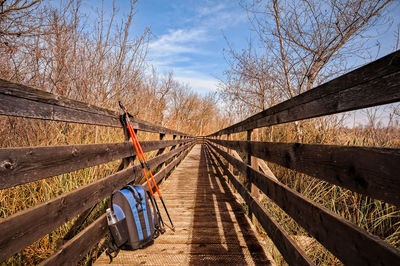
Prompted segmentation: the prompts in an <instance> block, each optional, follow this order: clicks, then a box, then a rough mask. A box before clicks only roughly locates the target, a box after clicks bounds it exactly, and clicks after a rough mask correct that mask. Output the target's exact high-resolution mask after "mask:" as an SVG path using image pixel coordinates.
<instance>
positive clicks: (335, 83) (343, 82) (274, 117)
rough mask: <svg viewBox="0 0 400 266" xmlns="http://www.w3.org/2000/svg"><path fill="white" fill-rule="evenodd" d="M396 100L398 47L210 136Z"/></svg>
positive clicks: (399, 96)
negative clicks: (390, 52)
mask: <svg viewBox="0 0 400 266" xmlns="http://www.w3.org/2000/svg"><path fill="white" fill-rule="evenodd" d="M378 88H379V89H378ZM361 99H362V100H361ZM397 101H400V51H396V52H394V53H392V54H389V55H387V56H385V57H383V58H381V59H378V60H376V61H374V62H372V63H369V64H367V65H365V66H363V67H360V68H358V69H356V70H354V71H351V72H349V73H347V74H345V75H342V76H340V77H338V78H335V79H333V80H331V81H329V82H327V83H325V84H322V85H320V86H318V87H316V88H314V89H312V90H309V91H307V92H305V93H302V94H300V95H298V96H296V97H294V98H292V99H290V100H287V101H285V102H282V103H280V104H278V105H275V106H273V107H271V108H268V109H267V110H264V111H262V112H259V113H257V114H255V115H253V116H251V117H249V118H247V119H245V120H243V121H241V122H239V123H236V124H234V125H232V126H229V127H227V128H225V129H222V130H219V131H218V132H215V133H213V134H211V135H210V136H218V135H223V134H228V133H237V132H242V131H246V130H249V129H254V128H259V127H265V126H271V125H276V124H282V123H287V122H292V121H297V120H303V119H307V118H313V117H318V116H323V115H330V114H336V113H340V112H346V111H351V110H356V109H361V108H366V107H371V106H376V105H382V104H388V103H393V102H397Z"/></svg>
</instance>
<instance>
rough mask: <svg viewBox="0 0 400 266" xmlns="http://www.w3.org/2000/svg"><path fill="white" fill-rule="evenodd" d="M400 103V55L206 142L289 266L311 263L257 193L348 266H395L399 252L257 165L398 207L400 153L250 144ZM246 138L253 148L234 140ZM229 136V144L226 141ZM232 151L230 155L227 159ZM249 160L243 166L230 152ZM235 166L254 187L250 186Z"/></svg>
mask: <svg viewBox="0 0 400 266" xmlns="http://www.w3.org/2000/svg"><path fill="white" fill-rule="evenodd" d="M398 101H400V51H397V52H395V53H393V54H390V55H388V56H385V57H383V58H381V59H379V60H377V61H375V62H372V63H370V64H368V65H365V66H363V67H361V68H359V69H356V70H354V71H352V72H350V73H348V74H345V75H343V76H341V77H338V78H336V79H334V80H332V81H330V82H328V83H325V84H323V85H321V86H318V87H316V88H314V89H312V90H310V91H308V92H305V93H303V94H300V95H299V96H297V97H294V98H292V99H290V100H288V101H285V102H283V103H281V104H278V105H276V106H274V107H271V108H269V109H267V110H265V111H262V112H260V113H258V114H256V115H254V116H251V117H249V118H247V119H245V120H243V121H242V122H239V123H237V124H234V125H232V126H230V127H227V128H225V129H222V130H220V131H218V132H216V133H214V134H212V135H210V136H208V137H207V138H206V143H207V147H208V152H209V153H210V155H211V156H212V158H214V162H213V163H214V164H215V165H216V166H218V167H219V168H218V169H219V170H220V172H219V174H220V175H221V176H227V178H228V180H229V181H230V182H231V183H232V185H233V186H234V187H235V189H236V190H237V191H238V192H239V193H240V195H241V196H242V197H243V199H244V201H245V202H246V204H247V206H248V207H249V212H250V213H253V214H254V216H255V217H256V218H257V220H258V221H259V223H260V224H261V226H262V227H263V228H264V230H265V231H266V232H267V234H268V236H269V237H270V238H271V240H272V241H273V242H274V244H275V245H276V247H277V248H278V249H279V251H280V252H281V254H282V256H283V257H284V259H285V260H286V262H288V263H289V264H290V265H312V264H313V262H312V261H311V260H310V259H309V258H308V257H307V255H306V254H305V252H304V251H303V250H301V248H299V246H298V245H297V244H296V242H295V241H293V240H292V238H291V237H290V236H289V235H288V234H287V233H286V232H285V230H284V229H283V228H282V227H281V226H280V225H279V224H278V223H277V222H276V221H275V220H274V218H272V216H271V215H270V214H269V213H267V212H266V210H265V209H264V208H263V206H262V203H260V202H259V201H258V200H257V199H255V198H254V197H253V192H255V188H254V186H255V187H257V188H258V189H259V190H260V191H262V192H263V193H264V194H265V195H266V196H267V197H268V198H269V199H271V200H272V201H273V202H274V203H276V204H277V205H278V206H279V207H280V208H281V209H282V210H284V211H285V212H286V213H287V214H288V215H290V216H291V217H292V218H293V219H294V220H295V221H296V222H297V223H298V224H299V225H300V226H302V227H303V228H304V229H305V230H307V231H308V233H309V234H310V235H312V236H313V237H314V238H315V239H316V240H317V241H318V242H320V243H321V244H322V245H323V246H325V248H327V249H328V250H329V251H330V252H331V253H332V254H333V255H335V256H336V257H337V258H338V259H340V260H341V261H342V262H343V263H344V264H348V265H395V264H398V262H399V261H400V250H399V249H397V248H395V247H393V246H391V245H389V244H388V243H386V242H385V241H383V240H381V239H379V238H378V237H376V236H373V235H371V234H370V233H368V232H367V231H365V230H363V229H361V228H359V227H357V226H356V225H354V224H352V223H350V222H349V221H347V220H346V219H343V218H342V217H340V216H338V215H336V214H335V213H333V212H332V211H330V210H328V209H326V208H324V207H322V206H321V205H319V204H317V203H315V202H313V201H311V200H309V199H307V198H306V197H305V196H303V195H302V194H300V193H298V192H297V191H295V190H293V189H291V188H289V187H288V186H286V185H284V184H282V183H280V182H279V181H278V180H277V179H276V178H275V176H274V175H273V174H272V173H266V172H260V171H258V170H259V169H258V167H257V166H254V164H253V163H252V160H251V158H252V157H253V156H254V157H257V158H260V159H262V160H266V161H269V162H272V163H275V164H278V165H281V166H284V167H286V168H288V169H292V170H295V171H298V172H301V173H304V174H307V175H310V176H313V177H316V178H319V179H322V180H324V181H327V182H329V183H331V184H335V185H338V186H342V187H345V188H348V189H350V190H352V191H355V192H358V193H361V194H363V195H367V196H370V197H372V198H375V199H380V200H383V201H385V202H387V203H390V204H393V205H395V206H397V207H399V206H400V178H399V177H400V175H399V173H400V149H388V148H368V147H349V146H334V145H313V144H301V143H273V142H257V141H251V136H252V131H253V129H256V128H260V127H267V126H272V125H277V124H282V123H287V122H293V121H298V120H302V119H307V118H313V117H319V116H323V115H330V114H336V113H339V112H344V111H350V110H356V109H361V108H365V107H371V106H377V105H382V104H387V103H393V102H398ZM243 131H247V141H232V140H230V139H231V134H232V133H238V132H243ZM222 136H226V139H227V140H222V139H221V137H222ZM227 150H228V151H227ZM233 151H236V152H242V153H245V154H247V155H248V158H250V159H249V161H248V162H247V163H245V162H243V161H242V160H241V159H240V157H239V158H237V156H236V157H235V156H233V155H232V152H233ZM232 166H233V167H235V168H236V169H237V170H238V171H239V172H241V173H242V174H243V175H244V176H245V177H246V178H247V180H248V185H247V186H244V185H243V184H242V183H240V182H239V180H238V179H237V178H236V177H235V175H234V174H233V171H232Z"/></svg>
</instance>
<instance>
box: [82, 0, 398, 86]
mask: <svg viewBox="0 0 400 266" xmlns="http://www.w3.org/2000/svg"><path fill="white" fill-rule="evenodd" d="M83 3H84V8H85V9H86V8H89V10H92V11H93V10H95V9H96V8H98V7H99V4H98V3H99V2H98V1H89V2H85V1H84V2H83ZM105 5H106V7H108V8H111V6H112V1H111V0H110V1H107V0H106V1H105ZM116 5H117V8H119V9H120V12H121V13H124V12H125V13H126V12H127V11H125V10H126V9H128V8H129V1H128V0H117V1H116ZM399 6H400V5H399V4H397V5H395V6H394V8H392V11H391V14H392V16H393V18H394V20H395V22H394V25H397V23H399V22H400V19H399V16H398V15H395V14H400V7H399ZM86 10H88V9H86ZM89 16H90V15H89ZM146 27H150V28H151V32H152V38H151V41H150V44H149V53H148V57H147V61H148V62H149V63H150V64H153V65H154V66H155V67H156V69H158V71H159V72H160V73H164V74H166V73H168V72H170V71H173V73H174V77H175V79H176V80H178V81H181V82H183V83H186V84H188V85H189V86H190V87H191V88H192V90H193V91H196V92H198V93H200V94H206V93H207V92H209V91H214V90H216V87H217V83H218V78H223V71H224V70H226V69H227V68H228V65H227V63H226V61H225V59H224V56H223V49H224V48H226V47H227V42H226V40H225V39H224V36H226V38H227V39H228V40H229V42H230V44H231V45H232V46H233V47H234V48H236V49H241V48H245V47H246V45H247V41H248V40H249V39H250V36H251V34H252V33H251V26H250V23H249V22H248V18H247V14H246V12H245V11H244V10H243V9H242V8H241V7H240V6H239V4H238V1H237V0H231V1H229V0H221V1H207V0H203V1H201V0H197V1H195V0H179V1H162V0H139V1H138V3H137V6H136V14H135V16H134V20H133V26H132V36H131V37H133V36H134V35H137V34H140V33H142V32H143V30H144V29H145V28H146ZM381 32H385V33H384V34H382V33H381ZM393 32H394V27H392V28H391V29H389V30H387V27H383V28H378V29H376V30H375V31H374V32H371V36H374V39H371V40H369V43H370V45H369V46H376V44H377V43H378V42H379V43H380V46H381V47H380V50H379V54H376V56H375V57H377V58H378V57H382V56H383V55H386V54H388V53H390V52H391V51H393V40H394V34H393ZM356 60H357V59H356ZM362 63H365V62H362V61H359V62H353V64H351V63H350V65H360V64H362Z"/></svg>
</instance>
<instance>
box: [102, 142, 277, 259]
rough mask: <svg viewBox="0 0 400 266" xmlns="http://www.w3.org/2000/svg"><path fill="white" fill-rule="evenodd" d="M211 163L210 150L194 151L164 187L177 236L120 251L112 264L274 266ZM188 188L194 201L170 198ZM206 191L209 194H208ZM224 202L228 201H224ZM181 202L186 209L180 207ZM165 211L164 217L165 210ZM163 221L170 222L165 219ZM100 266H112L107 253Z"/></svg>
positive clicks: (170, 234)
mask: <svg viewBox="0 0 400 266" xmlns="http://www.w3.org/2000/svg"><path fill="white" fill-rule="evenodd" d="M208 161H209V158H208V157H207V155H206V153H205V148H204V147H201V146H200V145H196V146H194V148H193V149H192V150H191V151H190V152H189V154H188V155H187V156H186V157H185V159H184V160H183V161H182V163H181V164H179V166H178V167H177V168H176V169H175V170H174V171H173V172H172V174H171V176H170V177H169V178H168V179H167V180H166V181H165V182H163V184H162V185H161V186H160V189H161V191H162V192H163V198H164V199H165V202H166V204H167V206H168V211H169V213H170V215H171V219H172V220H173V222H174V225H175V228H176V231H175V232H172V231H171V230H168V229H167V231H166V232H165V233H164V234H163V235H160V236H159V237H158V238H157V239H156V240H155V244H154V245H152V246H150V247H148V248H146V249H140V250H136V251H134V252H131V251H121V252H120V254H119V255H118V256H117V257H116V258H115V259H114V260H113V264H116V265H122V264H132V263H138V264H139V263H147V264H148V265H204V264H211V263H221V264H224V263H225V264H226V263H230V264H235V265H274V263H273V261H272V259H271V257H270V255H269V254H268V253H266V251H265V249H264V247H263V242H262V240H261V239H260V238H259V237H258V236H257V233H256V231H255V230H254V227H253V226H252V225H251V224H250V221H249V219H248V218H247V217H246V215H245V213H244V212H243V211H242V209H239V208H238V207H240V204H239V203H237V202H236V197H235V196H234V195H233V194H232V191H231V190H230V189H229V188H228V187H227V186H226V184H225V183H223V182H221V181H220V180H219V179H218V178H216V176H215V175H214V173H213V171H212V169H211V168H210V167H209V164H208ZM187 188H189V190H190V191H191V193H190V196H189V194H188V193H186V194H187V197H184V198H181V197H179V196H180V195H174V194H173V193H171V192H174V193H180V192H182V191H186V189H187ZM206 191H207V194H204V192H206ZM164 192H165V193H164ZM167 192H168V193H167ZM221 198H223V199H224V200H222V201H221V200H220V199H221ZM174 199H180V200H179V202H178V201H177V200H174ZM181 199H182V200H183V201H184V206H185V207H184V208H182V204H180V202H181ZM160 211H161V213H162V214H163V213H164V212H163V210H162V209H161V210H160ZM163 217H165V218H166V216H165V215H163ZM169 255H173V256H172V257H171V256H169ZM180 255H183V256H185V257H186V259H185V260H182V257H178V258H179V260H178V259H177V256H180ZM197 255H198V256H197ZM196 256H197V257H196ZM221 256H223V258H222V257H221ZM99 263H100V265H101V264H102V263H108V260H107V257H106V256H105V255H104V254H103V255H102V256H101V257H100V258H99V259H98V260H97V261H96V262H95V265H98V264H99Z"/></svg>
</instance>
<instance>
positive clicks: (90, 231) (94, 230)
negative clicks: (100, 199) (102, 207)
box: [39, 214, 108, 266]
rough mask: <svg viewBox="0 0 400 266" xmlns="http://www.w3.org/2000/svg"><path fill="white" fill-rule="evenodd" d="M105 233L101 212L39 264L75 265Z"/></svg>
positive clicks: (104, 223) (104, 219) (105, 222)
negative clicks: (95, 218)
mask: <svg viewBox="0 0 400 266" xmlns="http://www.w3.org/2000/svg"><path fill="white" fill-rule="evenodd" d="M107 233H108V225H107V218H106V214H103V215H102V216H100V217H99V218H98V219H97V220H96V221H94V222H93V223H92V224H90V225H89V226H88V227H86V228H85V229H84V230H82V232H80V233H79V234H77V235H76V236H75V237H73V238H72V239H71V240H70V241H68V242H67V243H65V244H64V245H63V246H62V247H61V248H60V249H58V250H57V251H56V252H55V253H54V254H53V255H52V256H51V257H49V258H47V259H46V260H45V261H43V262H42V263H40V264H39V265H42V266H44V265H51V266H52V265H76V264H77V263H78V262H79V261H80V260H81V259H82V258H83V256H84V255H85V254H87V253H88V252H89V250H90V249H91V248H92V247H93V246H94V245H95V244H97V243H98V242H99V241H100V240H101V239H102V238H103V237H104V236H105V235H106V234H107Z"/></svg>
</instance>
